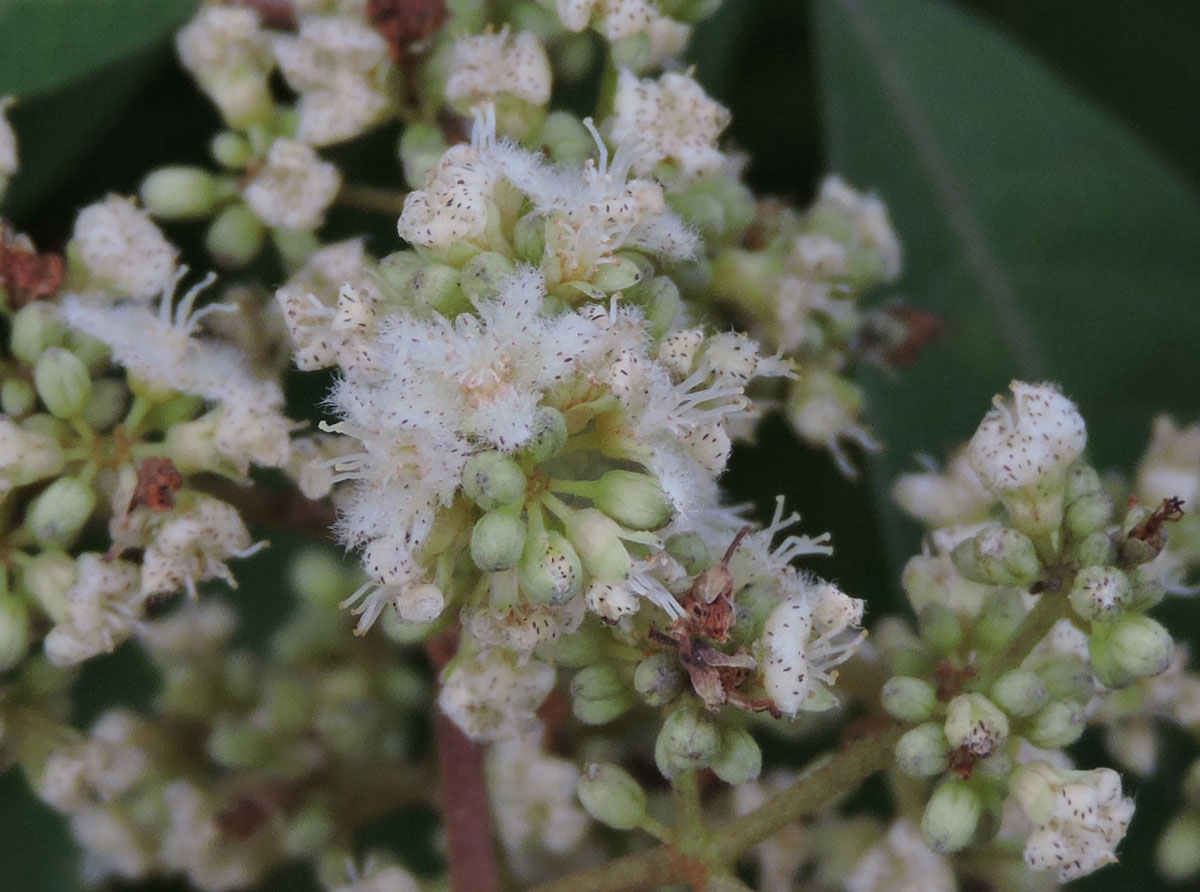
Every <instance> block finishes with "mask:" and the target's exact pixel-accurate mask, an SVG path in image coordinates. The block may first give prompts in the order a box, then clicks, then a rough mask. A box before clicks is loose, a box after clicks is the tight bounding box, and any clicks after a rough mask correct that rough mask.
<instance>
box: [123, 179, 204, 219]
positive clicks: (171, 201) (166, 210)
mask: <svg viewBox="0 0 1200 892" xmlns="http://www.w3.org/2000/svg"><path fill="white" fill-rule="evenodd" d="M140 191H141V196H142V204H144V205H145V206H146V209H147V210H148V211H150V213H151V214H153V215H154V216H155V217H159V218H160V219H163V220H194V219H196V218H198V217H207V216H208V215H209V214H210V213H212V211H213V208H214V206H215V205H216V201H217V194H218V193H217V178H216V177H214V176H213V175H212V174H211V173H209V172H208V171H207V170H205V169H204V168H202V167H183V166H179V167H160V168H158V169H157V170H154V171H151V172H150V175H149V176H148V177H146V179H144V180H142V186H141V190H140Z"/></svg>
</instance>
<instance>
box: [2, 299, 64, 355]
mask: <svg viewBox="0 0 1200 892" xmlns="http://www.w3.org/2000/svg"><path fill="white" fill-rule="evenodd" d="M11 324H12V329H11V331H10V333H9V341H8V343H9V348H10V349H11V350H12V353H13V355H14V356H15V357H17V359H19V360H21V361H22V362H24V363H26V364H27V365H33V364H34V363H35V362H37V360H38V357H39V356H41V355H42V351H43V350H45V349H46V348H47V347H57V346H59V345H61V344H62V343H63V342H64V341H66V339H67V330H66V329H65V328H64V327H63V324H62V322H61V321H60V320H59V318H58V311H57V310H56V309H55V308H54V305H53V304H49V303H45V302H43V301H34V302H33V303H28V304H26V305H25V306H23V307H21V309H19V310H18V311H17V313H16V315H15V316H13V318H12V323H11Z"/></svg>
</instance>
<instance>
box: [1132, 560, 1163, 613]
mask: <svg viewBox="0 0 1200 892" xmlns="http://www.w3.org/2000/svg"><path fill="white" fill-rule="evenodd" d="M1128 576H1129V584H1130V586H1132V590H1131V591H1130V593H1129V610H1130V611H1131V612H1134V613H1143V612H1145V611H1147V610H1149V609H1150V608H1151V607H1153V606H1155V605H1156V604H1158V603H1159V602H1160V601H1162V599H1163V598H1165V597H1166V595H1167V589H1166V587H1165V586H1164V585H1163V581H1162V575H1161V574H1160V573H1159V571H1158V570H1157V569H1156V568H1155V567H1153V566H1152V565H1147V566H1142V567H1138V568H1137V569H1136V570H1134V571H1133V572H1132V573H1130V574H1128Z"/></svg>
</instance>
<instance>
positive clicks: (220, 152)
mask: <svg viewBox="0 0 1200 892" xmlns="http://www.w3.org/2000/svg"><path fill="white" fill-rule="evenodd" d="M208 151H209V154H211V155H212V157H213V160H214V161H216V162H217V163H218V164H220V165H221V166H222V167H227V168H229V169H230V170H241V169H242V168H243V167H246V166H247V165H248V164H249V163H250V162H251V161H253V160H254V146H252V145H250V140H248V139H246V137H244V136H242V135H241V134H240V133H234V132H233V131H232V130H225V131H223V132H221V133H218V134H217V135H216V136H214V137H213V138H212V141H211V142H209V144H208Z"/></svg>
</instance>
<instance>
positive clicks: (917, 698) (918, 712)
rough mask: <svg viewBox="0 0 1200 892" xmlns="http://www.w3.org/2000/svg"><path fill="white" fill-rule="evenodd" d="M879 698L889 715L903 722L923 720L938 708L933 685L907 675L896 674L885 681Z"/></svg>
mask: <svg viewBox="0 0 1200 892" xmlns="http://www.w3.org/2000/svg"><path fill="white" fill-rule="evenodd" d="M879 700H880V702H881V703H882V704H883V708H884V711H885V712H887V714H888V715H890V716H892V717H893V718H897V719H899V720H900V721H902V722H923V721H925V720H926V719H927V718H929V717H930V716H931V715H933V711H934V709H936V708H937V692H936V691H935V690H934V689H933V685H931V684H930V683H929V682H927V681H924V680H923V679H920V678H911V677H909V676H905V675H895V676H892V677H891V678H889V679H888V680H887V681H886V682H884V685H883V690H882V691H880V693H879Z"/></svg>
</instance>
